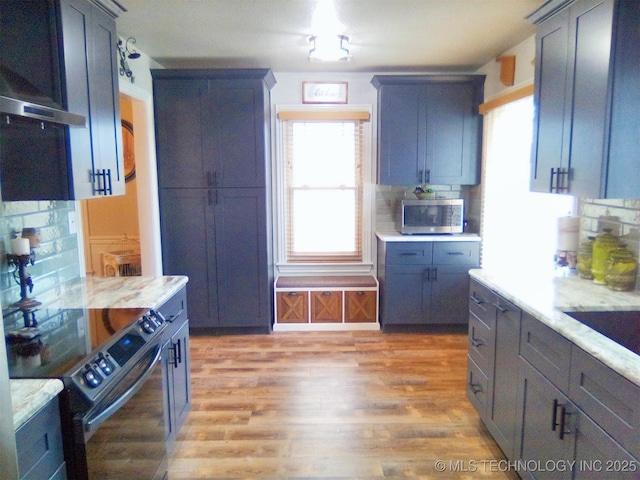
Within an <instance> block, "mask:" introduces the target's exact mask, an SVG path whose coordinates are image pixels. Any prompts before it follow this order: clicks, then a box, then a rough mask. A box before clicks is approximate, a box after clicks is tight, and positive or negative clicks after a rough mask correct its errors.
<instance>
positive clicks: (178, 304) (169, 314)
mask: <svg viewBox="0 0 640 480" xmlns="http://www.w3.org/2000/svg"><path fill="white" fill-rule="evenodd" d="M158 311H159V312H160V314H161V315H162V316H163V317H164V318H165V320H166V321H167V322H169V325H168V326H167V329H166V330H165V331H164V332H163V337H164V339H168V338H170V337H171V336H172V335H173V334H174V333H176V332H177V331H178V329H179V328H180V327H181V326H182V324H183V323H184V322H186V321H187V289H186V288H183V289H182V290H180V291H179V292H178V293H176V294H175V295H174V296H173V297H171V298H170V299H169V300H167V301H166V302H165V303H164V304H163V305H162V306H161V307H160V308H158Z"/></svg>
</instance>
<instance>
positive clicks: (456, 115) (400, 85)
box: [372, 75, 484, 185]
mask: <svg viewBox="0 0 640 480" xmlns="http://www.w3.org/2000/svg"><path fill="white" fill-rule="evenodd" d="M372 83H373V85H374V86H375V87H376V88H377V89H378V183H379V184H383V185H414V184H423V183H431V184H436V185H474V184H477V183H478V180H479V165H480V148H481V138H482V119H481V117H480V115H479V113H478V106H479V105H480V103H481V102H482V100H483V85H484V76H482V75H464V76H462V75H461V76H455V75H452V76H445V75H403V76H397V75H377V76H375V77H373V79H372Z"/></svg>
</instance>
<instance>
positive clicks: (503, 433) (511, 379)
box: [487, 297, 522, 458]
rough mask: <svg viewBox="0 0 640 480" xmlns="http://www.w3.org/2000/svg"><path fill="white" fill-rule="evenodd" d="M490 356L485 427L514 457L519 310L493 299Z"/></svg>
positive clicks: (508, 303) (503, 449)
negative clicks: (494, 318)
mask: <svg viewBox="0 0 640 480" xmlns="http://www.w3.org/2000/svg"><path fill="white" fill-rule="evenodd" d="M494 307H495V315H496V322H495V329H494V332H495V333H494V349H493V356H492V358H491V357H490V360H489V372H488V377H489V399H488V405H487V428H488V429H489V431H490V432H491V434H492V435H493V437H494V439H495V440H496V442H497V443H498V445H499V446H500V448H501V449H502V451H503V452H504V453H505V455H506V456H507V457H509V458H513V452H514V438H515V424H516V396H517V389H518V369H517V368H515V365H517V362H518V350H519V343H520V322H521V315H522V312H521V310H520V309H519V308H518V307H516V306H515V305H513V304H512V303H510V302H508V301H506V300H505V299H503V298H501V297H496V301H495V302H494Z"/></svg>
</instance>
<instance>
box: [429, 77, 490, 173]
mask: <svg viewBox="0 0 640 480" xmlns="http://www.w3.org/2000/svg"><path fill="white" fill-rule="evenodd" d="M474 99H475V94H474V87H473V85H472V84H470V83H451V84H448V83H442V84H431V85H428V86H427V96H426V102H427V103H426V124H425V132H426V135H424V134H423V135H421V136H420V137H419V141H418V143H419V147H418V149H419V150H423V149H424V151H425V158H426V172H427V174H426V175H425V180H424V182H425V183H431V184H436V185H466V184H475V183H478V158H479V147H480V138H481V137H480V132H481V123H480V122H481V118H480V115H479V114H478V112H477V111H475V112H474V108H475V105H476V102H474ZM421 142H425V144H424V145H420V144H421Z"/></svg>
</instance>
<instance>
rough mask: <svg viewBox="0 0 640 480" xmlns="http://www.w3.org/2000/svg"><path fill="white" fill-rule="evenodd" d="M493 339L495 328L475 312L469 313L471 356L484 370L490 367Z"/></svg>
mask: <svg viewBox="0 0 640 480" xmlns="http://www.w3.org/2000/svg"><path fill="white" fill-rule="evenodd" d="M493 339H494V333H493V330H492V329H491V328H490V327H489V326H488V325H487V324H486V323H484V322H483V321H482V319H480V318H478V317H477V316H476V315H475V314H474V313H469V356H470V357H471V358H472V359H473V360H474V361H475V362H476V364H477V365H478V366H479V367H480V368H481V369H482V371H483V372H486V371H487V369H488V368H489V358H490V357H491V352H493V346H494V341H493Z"/></svg>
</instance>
